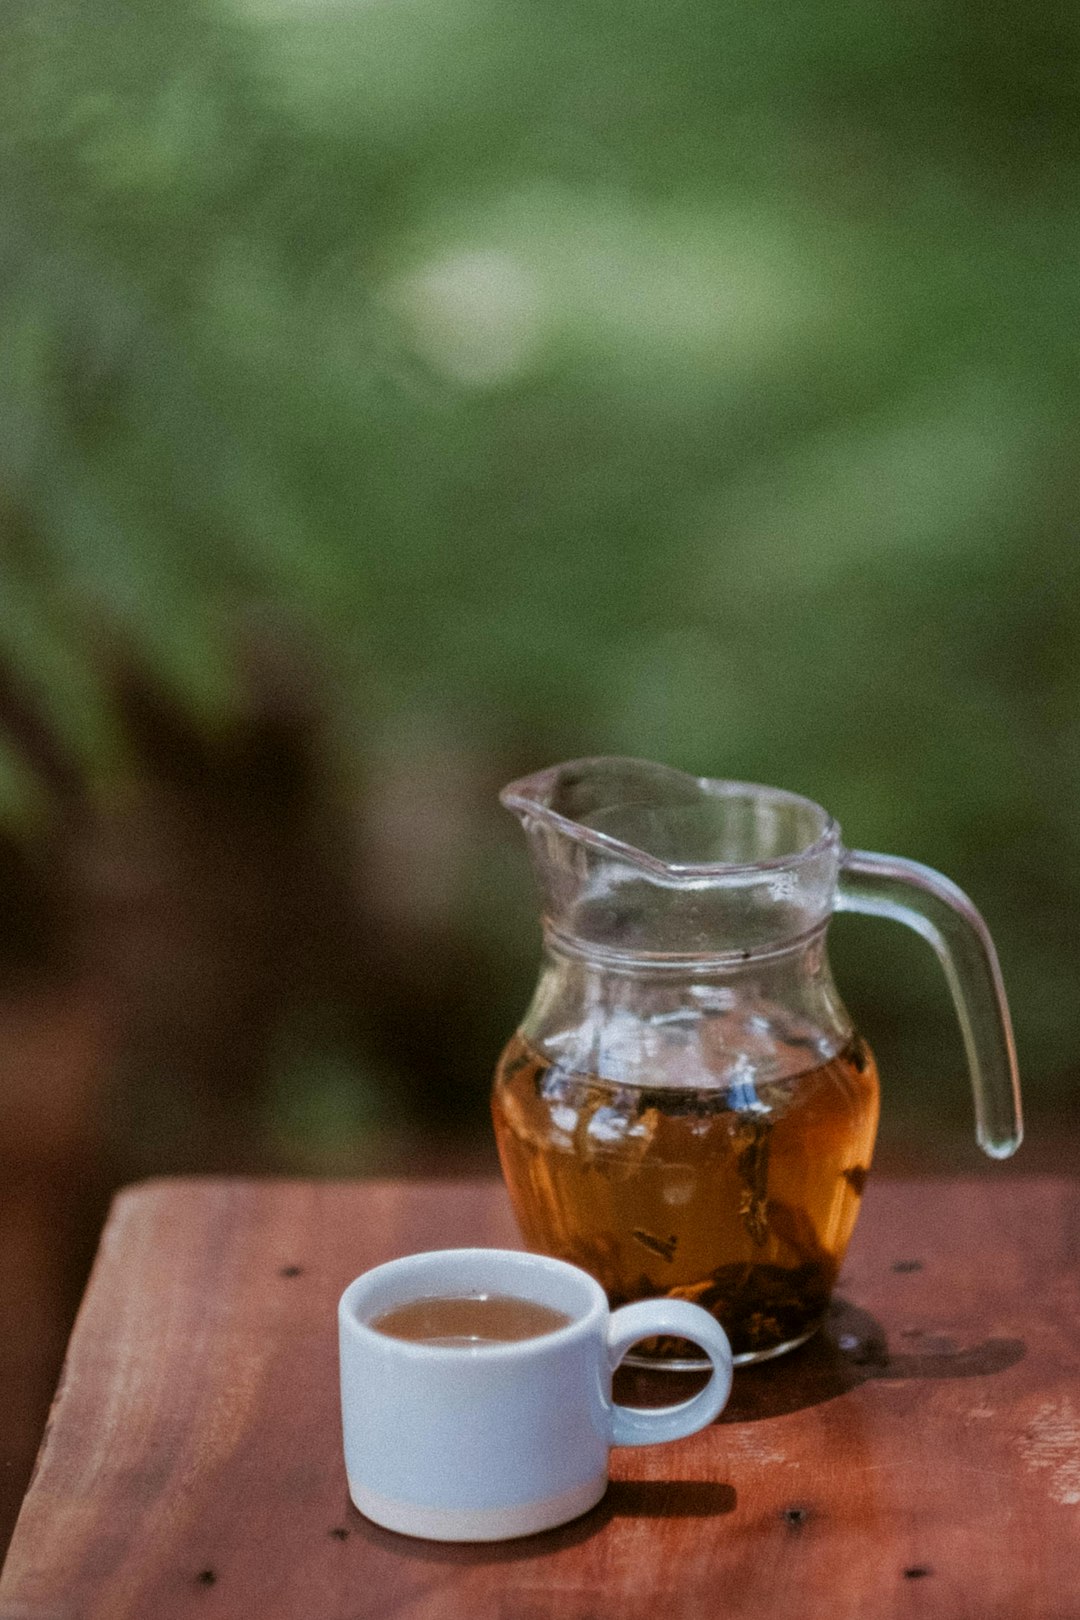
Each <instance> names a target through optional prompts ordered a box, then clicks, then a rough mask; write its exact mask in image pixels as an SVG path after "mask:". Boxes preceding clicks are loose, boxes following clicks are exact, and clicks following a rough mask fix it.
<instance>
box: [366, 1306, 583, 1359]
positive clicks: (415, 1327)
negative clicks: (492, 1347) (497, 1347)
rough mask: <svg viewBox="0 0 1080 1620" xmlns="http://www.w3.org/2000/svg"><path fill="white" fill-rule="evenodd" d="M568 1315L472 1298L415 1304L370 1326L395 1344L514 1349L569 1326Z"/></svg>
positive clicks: (396, 1308)
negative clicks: (512, 1346)
mask: <svg viewBox="0 0 1080 1620" xmlns="http://www.w3.org/2000/svg"><path fill="white" fill-rule="evenodd" d="M570 1321H571V1318H570V1317H569V1316H567V1315H566V1313H565V1312H564V1311H556V1310H553V1309H552V1308H551V1306H550V1305H541V1304H539V1303H538V1302H537V1301H536V1300H534V1299H518V1298H517V1297H516V1296H515V1295H513V1294H466V1295H454V1296H449V1297H439V1298H429V1299H411V1300H409V1301H408V1302H407V1304H405V1305H395V1306H394V1307H393V1308H392V1309H391V1310H389V1311H384V1312H383V1313H382V1315H381V1316H376V1317H374V1318H373V1319H372V1321H371V1323H370V1324H369V1325H370V1326H371V1327H373V1328H375V1329H377V1331H378V1332H379V1333H386V1334H389V1336H390V1337H391V1338H392V1339H410V1340H412V1341H413V1342H414V1343H417V1344H433V1345H440V1346H443V1347H445V1348H449V1349H458V1348H460V1349H465V1350H467V1349H469V1348H470V1346H472V1345H478V1344H514V1343H516V1342H518V1341H519V1340H521V1339H537V1338H539V1337H540V1336H541V1334H544V1333H554V1332H555V1330H556V1329H557V1328H561V1327H566V1326H567V1325H568V1323H569V1322H570Z"/></svg>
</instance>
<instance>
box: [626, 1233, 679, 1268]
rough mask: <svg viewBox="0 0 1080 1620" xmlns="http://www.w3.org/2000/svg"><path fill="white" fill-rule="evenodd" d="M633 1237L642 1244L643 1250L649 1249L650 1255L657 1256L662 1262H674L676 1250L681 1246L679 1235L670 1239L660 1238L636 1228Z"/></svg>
mask: <svg viewBox="0 0 1080 1620" xmlns="http://www.w3.org/2000/svg"><path fill="white" fill-rule="evenodd" d="M633 1236H634V1241H635V1242H636V1243H640V1244H641V1247H642V1248H643V1249H648V1251H649V1253H650V1254H657V1255H659V1256H660V1259H661V1260H667V1261H668V1262H670V1261H672V1260H674V1258H675V1250H676V1249H677V1248H678V1246H679V1239H678V1236H677V1235H672V1236H671V1237H669V1238H658V1237H654V1236H653V1234H652V1233H651V1232H646V1231H644V1230H643V1229H642V1228H641V1227H640V1226H635V1227H634V1232H633Z"/></svg>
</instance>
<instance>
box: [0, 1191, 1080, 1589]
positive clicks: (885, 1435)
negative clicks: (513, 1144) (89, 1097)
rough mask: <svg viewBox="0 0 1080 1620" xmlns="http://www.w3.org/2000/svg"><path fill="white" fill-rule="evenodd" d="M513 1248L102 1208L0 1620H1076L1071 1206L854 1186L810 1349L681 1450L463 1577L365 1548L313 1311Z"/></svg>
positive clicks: (225, 1205)
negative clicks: (427, 1266) (346, 1294)
mask: <svg viewBox="0 0 1080 1620" xmlns="http://www.w3.org/2000/svg"><path fill="white" fill-rule="evenodd" d="M515 1241H516V1239H515V1234H514V1231H513V1228H512V1224H511V1219H510V1216H509V1212H508V1209H507V1206H506V1202H505V1198H504V1195H503V1193H502V1190H501V1188H500V1187H498V1186H496V1185H495V1184H493V1183H488V1182H483V1183H460V1182H454V1183H450V1182H447V1183H443V1184H436V1183H420V1184H417V1183H412V1184H408V1183H393V1182H381V1183H369V1184H353V1185H326V1184H323V1185H319V1184H311V1183H297V1182H292V1183H289V1182H238V1181H217V1180H205V1181H198V1180H187V1181H176V1182H156V1183H147V1184H144V1185H140V1186H137V1187H135V1188H132V1189H130V1190H129V1191H127V1192H125V1193H124V1194H122V1195H121V1196H120V1198H119V1199H118V1200H117V1202H116V1204H115V1206H114V1209H113V1213H112V1216H111V1218H110V1221H109V1224H108V1226H107V1228H106V1231H105V1235H104V1238H103V1241H102V1245H101V1250H100V1254H99V1257H98V1260H97V1263H96V1266H95V1270H94V1274H93V1277H92V1279H91V1284H90V1287H89V1290H88V1293H87V1296H86V1299H85V1301H84V1304H83V1307H82V1311H81V1313H80V1316H79V1320H78V1323H77V1325H76V1330H75V1333H74V1336H73V1339H72V1343H71V1346H70V1349H69V1353H68V1357H67V1361H66V1365H65V1372H64V1378H63V1381H62V1384H61V1388H60V1390H59V1392H58V1395H57V1398H56V1401H55V1403H54V1407H53V1414H52V1417H51V1420H50V1427H49V1430H48V1432H47V1436H46V1439H45V1442H44V1444H43V1447H42V1451H41V1455H40V1457H39V1462H38V1468H37V1472H36V1475H35V1478H34V1481H33V1483H32V1486H31V1489H30V1491H29V1493H28V1495H27V1497H26V1501H25V1503H24V1506H23V1511H22V1514H21V1516H20V1519H19V1523H18V1526H17V1528H16V1532H15V1536H14V1539H13V1541H12V1545H11V1549H10V1553H9V1557H8V1561H7V1564H6V1566H5V1571H4V1575H3V1578H2V1580H0V1617H2V1620H128V1617H131V1620H136V1617H138V1620H144V1617H152V1620H174V1617H176V1620H181V1617H182V1620H187V1617H189V1616H192V1617H194V1616H198V1617H200V1620H202V1617H206V1620H217V1617H226V1616H227V1617H229V1620H247V1617H249V1616H250V1617H256V1616H257V1617H259V1620H368V1617H371V1620H376V1617H378V1620H382V1617H388V1616H395V1617H401V1620H447V1617H453V1616H458V1615H461V1616H466V1617H468V1620H487V1617H491V1620H540V1617H542V1616H543V1617H548V1616H552V1615H558V1616H559V1617H560V1620H561V1617H566V1620H599V1617H601V1616H608V1615H610V1616H618V1617H619V1620H639V1617H640V1620H646V1617H648V1620H655V1617H656V1616H657V1614H666V1615H668V1616H674V1617H679V1620H697V1617H699V1616H700V1617H701V1620H705V1617H709V1620H712V1617H713V1616H716V1615H723V1616H725V1617H730V1620H742V1617H750V1616H754V1617H762V1616H769V1617H773V1616H776V1617H788V1616H790V1617H792V1620H817V1617H819V1616H820V1617H822V1620H825V1617H826V1616H827V1617H828V1620H847V1617H851V1620H856V1617H858V1620H889V1617H892V1616H896V1617H905V1620H906V1617H909V1616H914V1617H919V1620H922V1617H942V1620H944V1617H946V1616H947V1617H949V1620H965V1617H968V1616H970V1617H971V1620H1076V1617H1077V1616H1078V1615H1080V1287H1078V1260H1080V1184H1078V1183H1077V1182H1074V1181H1071V1180H1067V1179H1057V1180H1054V1179H1049V1178H1047V1179H1042V1178H1038V1179H1027V1180H1025V1179H1023V1178H1020V1177H1017V1176H1016V1175H1015V1174H1006V1175H1005V1176H1003V1178H1002V1179H1001V1180H1000V1181H998V1182H996V1183H995V1182H987V1181H983V1180H979V1181H975V1180H970V1181H965V1180H955V1181H934V1182H922V1183H920V1182H911V1181H907V1182H904V1183H898V1184H890V1183H887V1182H884V1183H878V1184H877V1185H872V1186H871V1188H870V1189H869V1190H868V1193H867V1198H866V1209H865V1211H864V1213H863V1216H862V1219H861V1222H860V1226H859V1228H858V1231H857V1234H856V1239H855V1242H854V1244H853V1246H852V1252H851V1256H850V1258H849V1262H848V1265H847V1267H846V1268H845V1272H844V1275H843V1278H842V1281H841V1289H840V1299H839V1301H838V1303H837V1307H836V1309H835V1311H834V1314H833V1316H832V1318H831V1321H830V1324H829V1328H828V1330H827V1332H825V1333H823V1334H821V1335H819V1337H818V1339H817V1340H816V1341H814V1342H813V1343H812V1344H811V1345H809V1346H807V1347H806V1348H805V1349H804V1350H802V1351H799V1352H796V1353H795V1354H794V1355H792V1356H790V1357H788V1358H786V1359H785V1360H782V1361H779V1362H775V1363H772V1364H769V1365H766V1366H762V1367H759V1368H754V1369H749V1370H747V1371H744V1372H742V1373H740V1374H738V1375H737V1377H736V1384H735V1391H734V1395H733V1399H732V1402H731V1404H730V1406H729V1408H728V1410H727V1412H726V1413H725V1414H724V1417H723V1419H722V1420H721V1421H720V1422H718V1423H717V1424H715V1425H713V1427H712V1428H710V1429H709V1430H707V1431H706V1432H705V1433H703V1434H701V1435H698V1436H695V1437H693V1438H692V1439H690V1440H686V1441H682V1442H679V1443H678V1444H676V1445H673V1446H667V1447H655V1448H649V1449H644V1448H643V1449H636V1450H632V1451H622V1452H616V1453H614V1454H613V1460H612V1461H613V1468H612V1472H613V1480H614V1483H613V1484H612V1487H611V1489H610V1491H609V1493H608V1496H607V1497H606V1499H605V1500H604V1502H603V1503H602V1504H601V1505H600V1506H599V1507H598V1508H596V1509H595V1510H594V1511H593V1512H592V1513H590V1514H589V1515H587V1516H586V1517H585V1518H583V1519H581V1520H579V1521H577V1523H576V1524H573V1525H569V1526H566V1527H564V1528H563V1529H561V1530H557V1531H552V1532H549V1533H548V1534H546V1535H543V1536H537V1537H532V1538H528V1539H525V1540H522V1541H518V1542H508V1543H502V1544H500V1545H495V1546H489V1547H475V1546H457V1547H453V1546H441V1545H438V1544H435V1543H424V1542H417V1541H412V1540H408V1539H406V1538H402V1537H398V1536H394V1535H392V1534H390V1533H389V1532H385V1531H381V1530H379V1529H377V1528H376V1527H375V1526H373V1525H370V1524H368V1523H367V1522H366V1521H365V1520H363V1519H362V1518H361V1517H360V1515H359V1514H358V1513H356V1511H355V1510H354V1509H353V1508H352V1507H351V1505H350V1504H349V1502H348V1498H347V1494H346V1489H345V1479H344V1471H343V1467H342V1462H341V1446H340V1432H339V1415H338V1405H337V1382H336V1379H337V1369H336V1341H335V1326H334V1308H335V1304H336V1300H337V1297H338V1294H339V1293H340V1291H341V1289H342V1288H343V1287H344V1285H345V1284H346V1283H347V1282H348V1281H349V1280H350V1279H351V1278H352V1277H353V1276H355V1275H356V1274H357V1273H358V1272H359V1271H361V1270H363V1269H365V1268H366V1267H367V1266H370V1265H373V1264H375V1263H377V1262H378V1261H380V1260H384V1259H388V1258H390V1257H392V1256H393V1255H396V1254H401V1253H404V1252H408V1251H410V1250H413V1249H420V1248H430V1247H436V1246H443V1245H453V1244H465V1243H475V1242H481V1243H495V1244H510V1243H514V1242H515ZM638 1395H639V1396H642V1395H644V1396H646V1397H647V1395H648V1392H647V1391H645V1392H643V1391H641V1389H640V1388H639V1389H638Z"/></svg>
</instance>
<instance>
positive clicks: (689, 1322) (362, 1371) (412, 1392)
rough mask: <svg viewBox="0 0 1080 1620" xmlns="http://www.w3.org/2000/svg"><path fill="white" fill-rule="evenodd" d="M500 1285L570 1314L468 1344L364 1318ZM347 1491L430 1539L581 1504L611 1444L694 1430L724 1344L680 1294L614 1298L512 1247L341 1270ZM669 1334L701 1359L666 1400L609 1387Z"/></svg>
mask: <svg viewBox="0 0 1080 1620" xmlns="http://www.w3.org/2000/svg"><path fill="white" fill-rule="evenodd" d="M477 1294H504V1295H512V1296H515V1297H517V1298H519V1299H526V1300H531V1301H534V1302H536V1303H537V1304H540V1305H546V1306H548V1307H550V1308H551V1309H553V1310H556V1311H559V1312H561V1313H562V1314H564V1315H566V1316H568V1317H569V1318H570V1320H569V1322H568V1323H567V1324H566V1325H565V1326H562V1327H558V1328H556V1329H554V1331H551V1332H548V1333H541V1334H538V1335H537V1336H536V1337H534V1338H528V1339H517V1340H513V1341H509V1342H492V1341H485V1342H483V1343H479V1344H475V1345H467V1346H461V1347H459V1346H447V1345H439V1344H431V1343H425V1342H422V1341H419V1342H418V1341H416V1340H406V1339H398V1338H393V1337H391V1336H389V1335H388V1334H385V1333H381V1332H380V1331H379V1330H378V1329H376V1328H374V1327H372V1326H371V1325H370V1324H371V1322H372V1321H373V1320H374V1319H376V1318H377V1317H379V1316H381V1315H382V1314H383V1313H384V1312H386V1311H389V1310H391V1309H393V1308H394V1307H395V1306H399V1305H404V1304H408V1303H409V1302H411V1301H413V1300H417V1299H425V1298H440V1297H455V1296H456V1297H461V1296H466V1295H477ZM338 1327H339V1342H340V1352H341V1406H342V1421H343V1430H344V1440H345V1469H346V1473H347V1475H348V1481H349V1494H350V1496H351V1497H352V1500H353V1502H354V1503H355V1504H356V1506H357V1507H358V1508H359V1509H360V1511H361V1513H363V1514H365V1515H366V1516H367V1517H368V1518H369V1519H373V1520H374V1521H375V1523H376V1524H381V1525H383V1526H384V1527H385V1528H386V1529H388V1530H397V1531H401V1532H403V1533H404V1534H406V1535H411V1536H423V1537H426V1538H428V1539H430V1540H435V1541H500V1540H503V1539H505V1538H507V1537H510V1536H522V1535H529V1534H531V1533H533V1532H534V1531H538V1530H549V1529H551V1528H553V1526H555V1525H558V1524H564V1523H565V1522H566V1521H567V1520H568V1519H574V1518H577V1517H578V1515H579V1514H581V1513H585V1512H587V1511H588V1509H589V1508H591V1507H593V1506H594V1505H595V1504H596V1503H597V1502H598V1501H599V1500H600V1498H601V1497H602V1496H603V1494H604V1491H605V1490H606V1488H607V1481H608V1453H609V1450H610V1448H611V1447H612V1446H644V1445H651V1444H653V1443H654V1442H657V1441H665V1440H679V1439H682V1438H683V1437H684V1436H685V1435H689V1434H694V1433H696V1431H697V1430H698V1429H702V1428H704V1427H705V1425H706V1424H708V1423H711V1422H712V1420H713V1418H715V1417H716V1416H717V1414H718V1413H719V1412H720V1411H721V1410H722V1409H723V1407H724V1404H725V1402H726V1401H727V1398H728V1395H729V1393H730V1391H731V1346H730V1345H729V1343H728V1339H727V1335H726V1334H725V1332H724V1330H723V1328H722V1327H720V1325H719V1324H718V1323H717V1321H716V1320H715V1318H714V1317H712V1316H710V1315H709V1313H708V1312H707V1311H704V1310H702V1309H701V1308H700V1307H699V1306H697V1305H690V1304H688V1303H686V1302H684V1301H682V1300H671V1299H649V1300H642V1301H640V1302H638V1303H637V1304H634V1305H625V1306H623V1307H622V1309H620V1310H617V1311H614V1312H612V1311H611V1310H610V1309H609V1307H608V1302H607V1297H606V1295H605V1294H604V1291H603V1289H602V1288H601V1287H600V1285H599V1283H597V1282H596V1281H595V1280H594V1279H593V1278H592V1277H590V1276H589V1275H588V1274H587V1273H586V1272H584V1271H580V1270H579V1269H578V1268H577V1267H576V1266H572V1265H569V1264H568V1263H567V1262H566V1261H563V1260H553V1259H550V1258H548V1257H547V1256H545V1255H538V1254H523V1253H521V1252H519V1251H517V1250H512V1249H442V1250H436V1251H433V1252H430V1253H426V1254H413V1255H407V1256H405V1257H404V1258H403V1259H400V1260H391V1261H389V1262H388V1263H387V1264H385V1265H381V1266H376V1267H375V1268H374V1269H373V1270H372V1271H368V1272H365V1273H364V1275H363V1276H361V1277H358V1278H357V1279H356V1281H355V1282H353V1283H350V1285H349V1287H348V1288H346V1290H345V1292H344V1294H342V1296H341V1301H340V1303H339V1306H338ZM654 1334H675V1335H678V1336H679V1337H681V1338H685V1339H690V1340H692V1341H693V1342H694V1343H695V1344H698V1345H700V1346H701V1348H702V1350H703V1351H704V1352H705V1354H706V1355H707V1356H708V1358H709V1360H710V1361H711V1362H712V1367H713V1374H712V1377H711V1379H710V1380H709V1382H708V1384H707V1385H706V1386H705V1388H704V1389H703V1390H701V1391H700V1393H698V1394H697V1395H695V1396H693V1398H692V1399H690V1400H688V1401H683V1402H681V1403H680V1404H679V1405H677V1406H671V1407H662V1408H659V1409H650V1410H641V1409H638V1408H635V1407H627V1406H620V1405H618V1404H617V1403H616V1402H615V1401H613V1399H612V1394H611V1381H612V1374H613V1373H614V1370H615V1368H616V1367H617V1366H618V1364H619V1362H620V1361H621V1360H622V1358H623V1357H624V1356H625V1355H626V1353H627V1351H628V1350H629V1349H630V1348H631V1346H632V1345H634V1344H637V1343H638V1342H639V1341H640V1340H641V1339H645V1338H649V1337H651V1336H652V1335H654Z"/></svg>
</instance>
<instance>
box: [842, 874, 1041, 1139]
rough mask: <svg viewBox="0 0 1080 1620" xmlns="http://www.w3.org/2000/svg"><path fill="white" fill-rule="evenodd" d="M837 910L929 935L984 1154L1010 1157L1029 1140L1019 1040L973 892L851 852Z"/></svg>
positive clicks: (995, 957) (935, 875)
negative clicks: (955, 1024) (949, 1001)
mask: <svg viewBox="0 0 1080 1620" xmlns="http://www.w3.org/2000/svg"><path fill="white" fill-rule="evenodd" d="M836 909H837V910H838V911H861V912H864V913H865V914H866V915H868V916H871V917H891V918H892V919H893V921H894V922H902V923H907V925H908V927H909V928H914V930H915V932H916V933H917V934H921V935H922V937H923V938H924V939H928V940H929V941H930V944H931V945H932V946H933V947H934V950H935V951H936V952H937V955H938V960H939V961H940V963H941V965H942V967H943V968H944V970H945V977H946V979H947V980H948V984H949V989H950V990H951V991H952V998H953V1002H954V1004H955V1006H956V1013H957V1017H958V1018H959V1020H960V1030H961V1033H962V1034H963V1037H964V1049H965V1051H966V1052H967V1060H968V1067H969V1068H970V1070H971V1086H972V1090H973V1092H974V1094H975V1135H976V1137H977V1138H978V1142H979V1146H980V1147H981V1148H982V1150H983V1152H984V1153H988V1154H989V1155H990V1157H991V1158H992V1159H1007V1158H1008V1157H1009V1155H1010V1154H1012V1153H1015V1152H1016V1150H1017V1148H1018V1147H1019V1146H1020V1142H1021V1140H1022V1138H1023V1123H1022V1121H1021V1116H1020V1077H1019V1074H1018V1072H1017V1067H1016V1046H1015V1043H1014V1041H1013V1032H1012V1020H1011V1019H1010V1017H1009V1004H1008V1002H1007V1001H1006V999H1005V986H1004V985H1003V983H1002V981H1001V969H1000V967H999V966H998V959H997V952H996V951H995V949H994V942H993V940H992V939H991V938H990V934H989V930H988V929H987V926H986V924H985V923H984V922H983V919H982V917H981V916H980V915H979V913H978V912H977V911H976V909H975V907H974V906H973V905H972V903H971V901H970V900H969V899H968V897H967V895H966V894H964V892H963V890H962V889H958V888H957V886H956V884H955V883H951V882H950V881H949V879H948V878H947V877H942V875H941V873H940V872H935V871H933V870H932V869H931V868H930V867H929V866H922V865H920V863H919V862H918V861H905V860H901V859H900V858H899V857H898V856H895V855H871V854H868V853H867V852H866V851H865V850H861V849H855V850H845V851H844V853H843V855H842V857H841V866H840V877H839V882H838V886H837V899H836Z"/></svg>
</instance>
